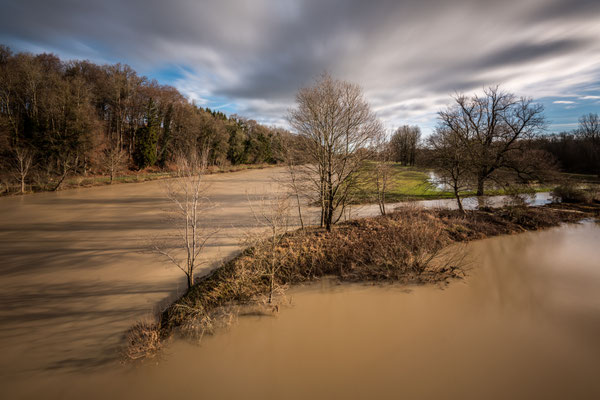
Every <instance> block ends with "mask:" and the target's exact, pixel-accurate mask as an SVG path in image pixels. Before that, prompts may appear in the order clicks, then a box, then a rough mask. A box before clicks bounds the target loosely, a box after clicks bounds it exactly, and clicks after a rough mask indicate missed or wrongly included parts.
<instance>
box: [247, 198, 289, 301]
mask: <svg viewBox="0 0 600 400" xmlns="http://www.w3.org/2000/svg"><path fill="white" fill-rule="evenodd" d="M250 204H252V203H250ZM251 208H252V212H253V214H254V218H255V219H256V221H257V223H258V225H259V226H261V227H263V228H266V229H267V230H268V235H267V236H265V235H264V234H263V233H257V234H249V235H248V237H247V243H246V244H248V245H250V246H251V247H252V248H254V249H255V253H254V257H255V259H256V261H257V265H259V271H261V273H262V274H263V275H264V277H266V278H267V279H268V280H269V298H268V303H269V304H270V303H271V302H272V301H273V293H274V292H275V290H276V289H277V287H276V286H277V283H276V274H277V272H278V271H279V270H280V268H281V265H282V263H281V261H282V260H283V259H284V258H285V257H286V254H285V252H283V251H281V249H280V244H281V241H282V240H283V237H284V235H285V234H286V233H287V231H288V229H289V226H290V204H289V196H287V195H286V194H284V193H279V194H277V195H275V196H274V197H273V198H272V199H269V200H266V199H264V198H263V199H261V201H260V204H259V207H258V209H257V208H255V207H252V206H251ZM259 248H260V250H259V251H256V249H259Z"/></svg>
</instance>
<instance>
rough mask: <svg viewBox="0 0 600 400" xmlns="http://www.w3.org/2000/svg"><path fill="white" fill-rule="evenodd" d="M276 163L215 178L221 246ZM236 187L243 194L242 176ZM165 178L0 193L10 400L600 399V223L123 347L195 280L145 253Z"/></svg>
mask: <svg viewBox="0 0 600 400" xmlns="http://www.w3.org/2000/svg"><path fill="white" fill-rule="evenodd" d="M274 173H277V170H264V171H249V172H244V173H238V174H228V175H218V176H214V177H213V178H211V179H213V180H214V184H213V187H212V189H211V190H213V194H212V196H213V199H214V200H215V201H216V202H218V203H220V205H221V206H220V208H219V209H215V211H214V214H213V215H212V216H211V221H212V223H214V224H220V226H223V224H224V223H225V224H228V225H227V227H226V229H225V230H222V231H221V232H220V234H219V238H218V241H217V243H215V244H214V246H212V247H211V252H212V253H211V254H212V255H213V256H214V257H215V258H218V257H222V256H227V255H229V254H233V253H234V252H235V250H236V249H237V245H238V243H237V240H238V237H239V234H240V230H241V228H243V227H244V226H249V225H251V224H252V216H251V214H250V213H249V212H248V204H247V196H246V194H245V192H246V191H248V190H257V188H258V189H259V190H261V188H265V189H264V190H267V189H266V188H267V187H269V188H271V187H272V186H271V185H272V184H271V181H270V178H271V176H272V175H273V174H274ZM232 187H234V188H236V189H235V190H231V188H232ZM162 199H163V191H162V187H161V185H160V183H159V182H150V183H144V184H135V185H118V186H114V187H112V188H92V189H86V190H78V191H69V192H62V193H57V194H40V195H34V196H26V197H21V198H10V199H0V206H1V207H2V208H1V211H0V212H1V213H2V224H1V225H0V280H1V284H2V291H1V293H0V296H1V297H2V301H1V304H2V307H1V308H0V322H1V324H0V351H1V354H2V358H1V359H0V398H2V399H4V398H7V399H13V398H24V399H29V398H31V399H40V398H48V399H71V398H72V399H75V398H91V399H96V398H97V399H104V398H109V397H110V398H114V399H121V398H123V399H125V398H127V399H134V398H146V399H154V398H156V399H159V398H184V397H190V396H191V397H193V398H242V397H243V398H478V399H479V398H524V399H525V398H528V399H530V398H561V399H564V398H590V399H591V398H599V397H600V380H599V379H598V372H599V368H600V366H599V361H598V360H600V344H599V343H600V342H599V341H598V337H600V290H599V289H600V262H599V261H598V260H600V257H599V256H600V248H599V247H598V244H599V243H600V228H599V227H598V225H596V224H594V223H592V222H588V223H584V224H579V225H567V226H562V227H559V228H555V229H551V230H548V231H544V232H534V233H527V234H523V235H518V236H509V237H499V238H492V239H488V240H485V241H481V242H476V243H472V244H469V245H468V247H467V250H466V251H467V253H468V254H469V256H468V260H470V266H471V269H470V271H469V275H468V277H467V278H466V279H465V280H463V281H459V282H454V283H452V284H450V285H449V286H447V287H444V288H440V287H434V286H420V287H410V288H406V287H395V286H385V287H380V286H363V285H340V286H338V285H332V284H330V283H327V282H324V283H320V284H317V285H313V286H310V287H304V288H296V289H292V290H291V291H290V297H291V299H292V305H291V306H290V307H286V308H284V309H282V310H281V312H280V313H279V314H278V315H277V316H276V317H242V318H240V319H239V321H238V322H237V323H236V324H234V325H233V326H232V327H231V328H230V329H229V330H227V331H225V332H220V333H219V334H218V335H215V336H213V337H208V338H205V339H204V340H203V342H202V344H201V345H200V346H197V345H193V344H190V343H186V342H182V341H177V342H175V343H172V344H171V345H170V346H169V347H168V348H167V351H166V352H165V355H164V359H163V360H162V361H161V362H160V363H159V364H158V365H151V364H147V365H144V366H141V367H136V368H132V367H126V366H121V365H119V364H118V363H117V362H116V360H115V350H116V347H117V345H118V343H119V341H120V337H121V333H122V332H123V331H124V330H125V329H126V328H127V327H129V326H130V325H131V323H132V321H135V320H137V319H140V318H144V317H145V316H148V315H149V314H150V313H151V312H152V309H153V308H154V307H155V306H156V304H157V303H160V302H161V301H167V300H168V299H169V298H172V297H173V296H174V295H176V290H177V287H178V286H180V287H181V286H182V285H183V279H182V278H181V276H180V274H179V273H178V271H176V270H173V269H169V268H165V266H164V264H162V262H160V261H159V260H157V259H156V257H155V256H153V255H150V254H144V253H140V252H139V250H140V248H142V247H143V243H144V241H145V240H146V238H147V235H148V232H156V233H161V232H164V230H165V229H166V228H165V225H164V221H163V220H162V217H161V208H164V207H166V206H167V203H165V202H164V200H162Z"/></svg>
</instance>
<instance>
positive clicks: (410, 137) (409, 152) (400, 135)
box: [390, 125, 421, 165]
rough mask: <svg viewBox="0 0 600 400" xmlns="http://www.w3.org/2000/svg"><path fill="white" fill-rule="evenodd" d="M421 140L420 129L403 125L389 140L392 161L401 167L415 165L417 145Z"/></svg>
mask: <svg viewBox="0 0 600 400" xmlns="http://www.w3.org/2000/svg"><path fill="white" fill-rule="evenodd" d="M419 140H421V128H419V127H418V126H409V125H404V126H401V127H399V128H398V129H396V131H395V132H394V134H393V135H392V137H391V139H390V147H391V151H392V153H393V157H394V161H396V162H399V163H402V164H403V165H415V160H416V154H417V145H418V144H419Z"/></svg>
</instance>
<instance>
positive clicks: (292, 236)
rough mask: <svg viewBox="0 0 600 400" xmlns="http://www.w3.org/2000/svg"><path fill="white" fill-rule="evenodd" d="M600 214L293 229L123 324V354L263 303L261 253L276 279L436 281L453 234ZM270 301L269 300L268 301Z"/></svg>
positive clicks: (482, 215) (437, 216) (444, 269)
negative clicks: (149, 314)
mask: <svg viewBox="0 0 600 400" xmlns="http://www.w3.org/2000/svg"><path fill="white" fill-rule="evenodd" d="M598 216H600V205H598V204H597V203H594V204H590V205H585V206H583V205H566V204H554V205H550V206H546V207H538V208H527V207H505V208H502V209H496V210H481V211H468V212H467V214H466V215H463V214H460V213H459V212H457V211H452V210H423V209H417V208H403V209H400V210H398V211H396V212H394V213H392V214H390V215H387V216H380V217H374V218H363V219H358V220H353V221H350V222H347V223H343V224H340V225H337V226H334V228H333V229H332V231H331V232H327V231H325V230H323V229H319V228H310V229H308V230H305V231H301V230H298V231H294V232H291V233H289V234H287V235H285V237H284V238H283V240H281V241H280V242H279V245H278V246H277V247H276V248H275V249H274V250H272V248H271V246H270V245H269V244H268V243H265V244H263V245H261V246H259V247H253V248H247V249H245V250H244V251H243V252H242V254H240V255H239V256H238V257H236V258H235V259H233V260H231V261H229V262H228V263H226V264H225V265H223V266H222V267H220V268H218V269H216V270H214V271H213V272H212V273H210V274H209V275H206V276H204V277H202V278H200V279H198V280H197V283H196V284H195V285H194V286H193V287H192V288H191V289H190V290H189V291H188V292H187V293H186V294H185V295H184V296H182V297H181V298H180V299H179V300H177V301H176V302H175V303H174V304H172V305H171V306H169V307H168V308H167V309H166V310H165V311H164V312H163V313H162V314H161V315H160V318H159V321H158V322H157V323H156V324H140V325H137V326H135V327H134V328H132V330H131V331H130V332H129V336H128V341H129V347H128V350H127V356H128V357H129V358H131V359H137V358H144V357H146V356H153V355H155V354H156V353H157V351H158V349H160V347H161V343H163V342H164V341H165V340H166V339H168V338H169V337H171V336H172V335H173V334H174V333H176V332H179V333H182V334H184V335H191V336H201V335H202V334H203V333H204V332H205V331H210V330H211V329H212V327H214V326H215V324H217V323H218V321H219V320H220V319H222V318H223V316H226V315H231V314H230V311H231V310H232V309H234V308H235V307H239V306H244V305H245V306H251V305H258V304H265V303H266V299H267V298H268V294H269V293H270V287H271V286H270V281H269V278H268V276H267V274H266V273H265V269H264V260H265V259H269V258H270V257H271V256H272V255H273V254H272V253H271V252H273V251H274V252H276V253H277V254H276V257H277V260H280V264H279V268H278V269H277V272H276V274H275V287H276V288H277V289H278V291H279V292H283V291H284V290H285V288H286V287H288V286H290V285H295V284H301V283H304V282H310V281H314V280H317V279H320V278H322V277H325V276H333V277H337V279H339V280H340V281H351V282H399V283H417V284H419V283H435V282H444V281H448V280H451V279H454V278H458V277H461V276H462V275H463V272H462V271H461V265H460V262H456V260H454V261H453V259H452V257H450V258H446V256H442V254H443V253H442V250H443V249H444V248H446V247H447V246H448V245H450V244H452V243H455V242H465V241H470V240H476V239H482V238H486V237H490V236H496V235H502V234H512V233H519V232H524V231H527V230H536V229H542V228H548V227H552V226H556V225H558V224H560V223H563V222H575V221H579V220H581V219H583V218H587V217H598ZM269 306H272V305H269Z"/></svg>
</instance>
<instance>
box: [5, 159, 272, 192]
mask: <svg viewBox="0 0 600 400" xmlns="http://www.w3.org/2000/svg"><path fill="white" fill-rule="evenodd" d="M278 166H280V165H278V164H240V165H229V166H224V167H219V166H216V165H212V166H210V167H208V168H207V169H206V173H207V174H208V175H212V174H220V173H228V172H239V171H247V170H253V169H264V168H272V167H278ZM174 176H175V175H174V173H173V172H171V171H168V170H160V169H158V168H147V169H144V170H141V171H128V173H126V174H119V175H117V176H115V177H114V178H113V180H112V182H111V180H110V176H108V175H77V176H73V177H69V178H67V179H65V180H64V181H63V182H62V184H61V185H60V188H59V189H58V190H59V191H64V190H69V189H79V188H88V187H97V186H110V185H116V184H120V183H141V182H150V181H156V180H162V179H169V178H173V177H174ZM56 185H57V182H55V181H54V180H48V181H43V182H42V181H39V182H37V183H34V184H29V185H27V186H26V187H27V191H26V192H25V193H20V192H19V191H18V190H17V189H18V188H17V187H16V185H13V186H8V185H7V184H5V183H3V182H0V196H22V195H27V194H33V193H44V192H53V191H56V190H55V188H56ZM11 188H12V189H11Z"/></svg>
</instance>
